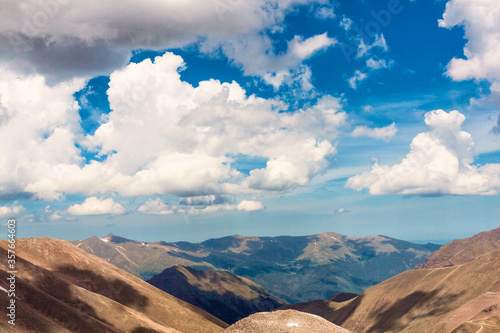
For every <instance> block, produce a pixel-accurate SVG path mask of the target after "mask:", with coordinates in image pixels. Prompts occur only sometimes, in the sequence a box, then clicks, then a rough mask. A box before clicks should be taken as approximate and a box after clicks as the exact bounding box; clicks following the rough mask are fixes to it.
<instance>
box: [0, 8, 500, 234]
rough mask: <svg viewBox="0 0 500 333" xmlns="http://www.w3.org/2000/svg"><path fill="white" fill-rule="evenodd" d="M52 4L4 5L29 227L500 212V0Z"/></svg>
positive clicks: (13, 174)
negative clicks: (498, 0) (5, 6)
mask: <svg viewBox="0 0 500 333" xmlns="http://www.w3.org/2000/svg"><path fill="white" fill-rule="evenodd" d="M44 4H45V5H40V4H39V3H36V2H35V1H33V2H32V3H31V2H29V4H28V5H27V6H25V7H20V6H19V5H18V4H17V3H16V2H14V1H13V2H12V3H11V5H10V6H9V8H8V9H7V10H6V11H4V12H3V14H1V15H5V17H3V18H2V22H3V23H2V24H0V51H2V52H1V53H0V54H1V55H0V63H1V66H0V72H1V74H2V75H1V78H0V139H1V141H2V143H1V145H0V149H1V150H2V157H1V158H0V198H1V199H2V201H1V202H0V215H1V216H2V218H4V219H5V220H7V219H8V218H9V217H16V218H17V219H18V220H19V221H20V224H19V229H18V236H19V237H42V236H47V237H56V238H65V239H70V240H74V239H82V238H86V237H89V236H93V235H98V236H102V235H105V234H108V233H114V234H117V235H120V236H124V237H128V238H133V239H141V240H147V241H155V240H166V241H177V240H187V241H202V240H205V239H208V238H213V237H222V236H226V235H229V234H242V235H252V236H253V235H255V236H276V235H306V234H314V233H320V232H327V231H334V232H339V233H343V234H347V235H349V236H365V235H371V234H383V235H387V236H391V237H395V238H401V239H407V240H449V239H453V238H462V237H468V236H470V235H472V234H475V233H477V232H480V231H484V230H489V229H493V228H496V227H498V221H497V220H496V219H495V216H498V215H499V212H500V208H499V207H500V198H499V195H498V194H499V192H500V115H499V113H500V110H499V108H500V68H499V65H498V61H495V60H494V59H499V57H500V23H499V22H500V17H497V16H498V15H499V13H500V8H499V6H500V5H499V4H498V3H497V2H496V1H495V0H490V1H481V2H480V1H464V0H449V1H433V2H430V1H420V0H415V1H409V0H401V1H397V0H389V1H387V0H383V1H382V0H380V1H379V0H377V1H362V0H354V1H326V0H325V1H323V0H294V1H292V0H279V1H278V0H277V1H274V2H267V1H264V0H262V1H261V0H259V1H254V2H244V1H242V0H211V1H204V2H199V1H197V0H189V1H186V3H183V4H178V3H177V4H176V3H175V2H164V1H156V2H155V1H151V2H150V3H148V4H141V3H139V2H133V1H132V2H130V3H128V4H127V5H124V6H122V5H121V4H120V3H119V2H118V1H116V2H115V1H110V2H109V3H108V6H105V7H103V5H102V3H100V2H98V1H90V2H89V3H88V4H87V5H86V7H85V8H82V7H81V6H82V4H80V3H78V2H75V1H66V0H64V1H63V0H53V1H48V2H45V3H44ZM118 9H120V11H118ZM76 13H78V14H76ZM495 15H496V16H495ZM16 22H17V23H16ZM19 22H23V23H22V24H19ZM90 26H91V27H92V29H89V27H90ZM492 59H493V60H492ZM2 235H3V236H4V237H5V236H6V233H5V232H2Z"/></svg>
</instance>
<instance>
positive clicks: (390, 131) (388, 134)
mask: <svg viewBox="0 0 500 333" xmlns="http://www.w3.org/2000/svg"><path fill="white" fill-rule="evenodd" d="M397 132H398V129H397V128H396V124H395V123H392V124H391V125H389V126H386V127H379V128H368V127H366V126H357V127H356V128H355V129H354V131H352V133H351V135H352V136H353V137H355V138H357V137H360V136H367V137H369V138H373V139H377V140H383V141H385V142H389V141H390V140H391V139H392V138H393V137H394V136H395V135H396V133H397Z"/></svg>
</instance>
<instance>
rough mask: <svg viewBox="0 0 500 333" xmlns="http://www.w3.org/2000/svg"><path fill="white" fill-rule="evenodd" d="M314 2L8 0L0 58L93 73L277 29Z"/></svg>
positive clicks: (0, 27)
mask: <svg viewBox="0 0 500 333" xmlns="http://www.w3.org/2000/svg"><path fill="white" fill-rule="evenodd" d="M316 2H317V3H320V2H322V1H319V0H279V1H274V2H272V3H270V2H269V1H267V0H255V1H243V0H206V1H197V0H185V1H182V2H178V1H146V2H144V1H118V0H108V1H98V0H88V1H76V0H44V1H38V0H27V1H21V2H20V1H16V0H7V1H3V2H2V12H1V20H0V59H1V60H2V61H3V62H5V63H9V65H10V66H11V68H15V69H16V70H20V71H24V72H25V73H32V72H37V73H42V74H43V75H45V76H46V77H48V78H49V79H51V80H54V81H56V82H59V81H61V80H64V79H68V78H72V77H75V76H89V75H98V74H103V73H109V72H111V71H112V70H114V69H117V68H120V67H122V66H123V65H125V64H126V63H127V61H128V59H129V58H130V51H131V50H133V49H141V48H147V49H157V50H164V49H168V48H175V47H182V46H186V45H189V44H192V43H195V42H198V41H199V40H200V39H205V40H210V39H213V40H215V41H217V40H231V39H233V40H235V41H241V40H244V37H243V36H248V35H255V36H257V35H259V34H260V33H261V32H263V31H266V30H269V29H277V28H278V27H279V26H280V25H281V24H282V22H283V19H284V17H285V15H286V14H287V13H288V12H289V11H290V10H291V9H292V8H293V7H295V6H300V5H306V4H312V3H316ZM116 8H119V9H120V10H118V11H117V10H116ZM236 60H237V61H238V59H236Z"/></svg>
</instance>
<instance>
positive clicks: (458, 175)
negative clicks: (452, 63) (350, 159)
mask: <svg viewBox="0 0 500 333" xmlns="http://www.w3.org/2000/svg"><path fill="white" fill-rule="evenodd" d="M464 120H465V117H464V116H463V115H462V114H461V113H459V112H458V111H451V112H449V113H446V112H444V111H443V110H436V111H432V112H428V113H427V114H426V115H425V123H426V124H427V125H428V126H429V127H430V129H429V131H428V132H424V133H420V134H418V135H417V136H416V137H415V138H414V139H413V141H412V144H411V151H410V152H409V153H408V155H406V157H405V158H404V159H403V160H402V161H401V163H399V164H395V165H393V166H387V165H379V164H378V163H375V164H374V165H373V166H372V169H371V171H369V172H364V173H362V174H360V175H356V176H354V177H351V178H349V179H348V181H347V184H346V187H349V188H352V189H355V190H357V191H360V190H361V189H363V188H368V189H369V192H370V193H371V194H407V195H410V194H415V195H440V194H458V195H493V194H497V193H499V192H500V164H486V165H484V166H475V165H472V162H473V159H474V142H473V140H472V136H471V135H470V134H469V133H467V132H465V131H462V130H461V127H462V124H463V122H464Z"/></svg>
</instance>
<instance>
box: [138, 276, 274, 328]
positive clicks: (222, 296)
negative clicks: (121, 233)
mask: <svg viewBox="0 0 500 333" xmlns="http://www.w3.org/2000/svg"><path fill="white" fill-rule="evenodd" d="M186 269H187V270H188V271H189V272H191V273H192V274H194V275H195V277H198V274H201V276H202V277H203V279H209V278H210V277H209V273H208V272H200V271H196V270H195V269H192V268H186ZM167 270H168V271H169V274H170V275H168V276H165V275H162V274H166V273H165V272H166V271H167ZM167 270H165V271H164V273H162V274H159V275H156V276H154V277H153V278H152V279H150V280H148V281H147V282H148V283H150V284H151V285H153V286H155V287H156V288H158V289H161V290H163V291H165V292H167V293H169V294H171V295H173V296H175V297H177V298H180V299H182V300H183V301H186V302H188V303H190V304H192V305H194V306H196V307H198V308H200V309H202V310H205V311H206V312H208V313H210V314H212V315H214V316H215V317H217V318H219V319H221V320H222V321H224V322H226V323H228V324H230V325H231V324H233V323H235V322H237V321H238V320H240V319H243V318H245V317H247V316H249V315H251V314H253V313H256V312H265V311H271V310H274V309H276V308H278V307H280V306H282V305H283V303H280V302H278V300H276V299H273V298H271V297H267V296H265V295H259V297H258V298H251V299H250V298H246V297H245V296H244V294H242V295H239V294H238V292H244V293H247V292H249V291H248V290H246V288H250V289H251V291H250V292H254V293H260V292H261V290H259V289H258V288H253V287H252V286H251V285H246V282H244V281H243V280H241V279H240V278H239V277H237V276H235V275H232V274H230V273H227V274H226V275H217V273H213V274H214V276H212V277H211V278H210V279H211V280H210V288H211V289H213V290H204V287H203V285H201V284H200V285H197V284H194V285H193V284H192V283H193V282H191V281H190V280H189V279H188V277H187V276H186V275H184V274H183V273H181V272H179V271H172V269H167ZM200 283H201V282H200ZM226 283H227V284H228V286H227V287H226V286H225V284H226ZM240 287H241V288H243V289H241V290H240V289H239V288H240ZM226 288H229V289H226Z"/></svg>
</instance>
